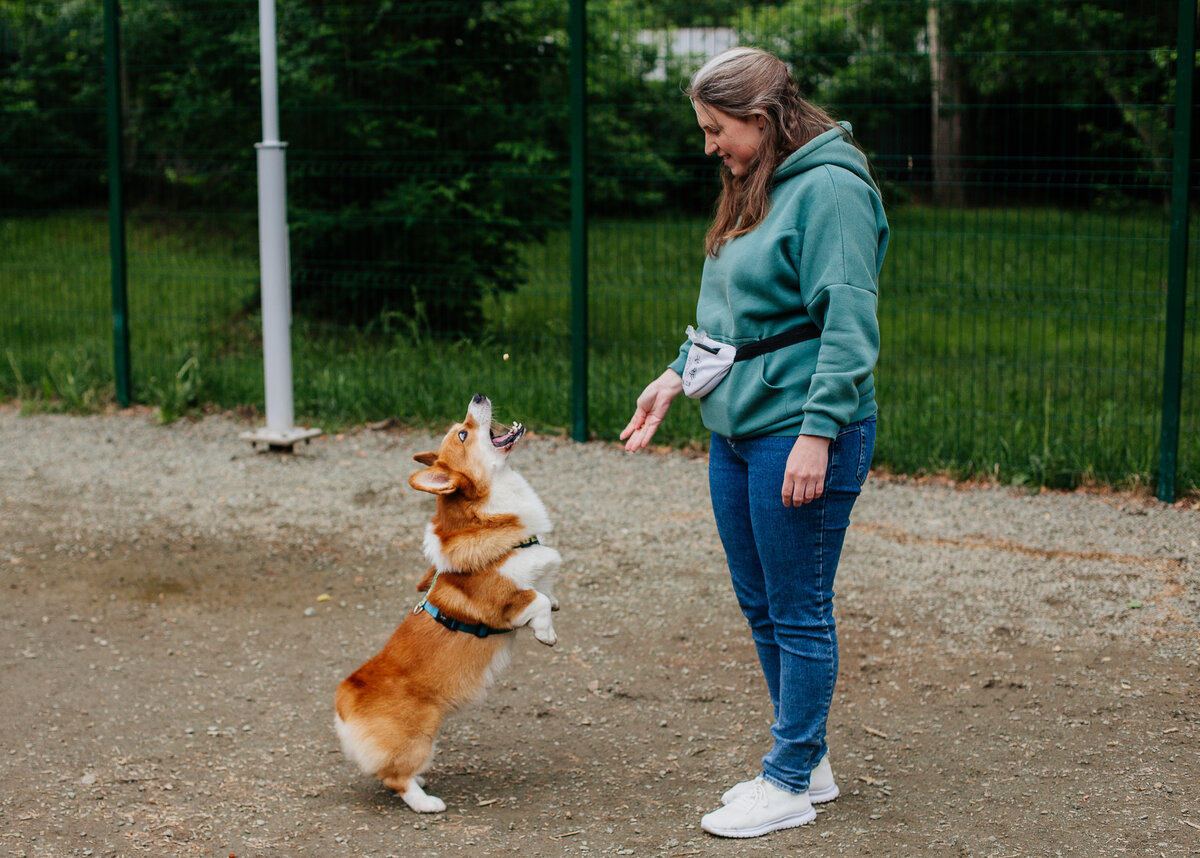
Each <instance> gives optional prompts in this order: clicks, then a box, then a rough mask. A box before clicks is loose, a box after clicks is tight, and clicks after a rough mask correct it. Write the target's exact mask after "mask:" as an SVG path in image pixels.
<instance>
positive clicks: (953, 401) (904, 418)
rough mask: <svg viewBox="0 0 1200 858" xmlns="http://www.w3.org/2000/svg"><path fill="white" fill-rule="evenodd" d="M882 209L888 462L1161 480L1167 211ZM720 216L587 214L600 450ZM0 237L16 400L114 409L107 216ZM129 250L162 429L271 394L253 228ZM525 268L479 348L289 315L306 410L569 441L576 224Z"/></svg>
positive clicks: (329, 416)
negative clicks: (521, 431)
mask: <svg viewBox="0 0 1200 858" xmlns="http://www.w3.org/2000/svg"><path fill="white" fill-rule="evenodd" d="M890 217H891V221H892V228H893V236H892V244H891V247H890V249H889V253H888V258H887V261H886V263H885V267H884V274H883V278H882V283H881V289H880V303H879V315H880V327H881V335H882V350H881V358H880V364H879V368H878V371H877V376H876V378H877V386H878V396H879V401H880V424H879V444H878V452H877V460H878V461H879V462H881V463H882V464H885V465H889V466H891V467H893V468H897V469H902V470H906V471H914V470H939V471H944V470H949V471H952V472H955V473H959V474H965V475H969V474H988V475H996V476H998V477H1000V478H1002V479H1006V480H1011V481H1017V482H1026V483H1029V484H1033V485H1071V484H1075V483H1078V482H1081V481H1087V480H1095V481H1098V482H1107V483H1113V484H1130V483H1138V482H1147V481H1149V480H1150V479H1151V478H1152V476H1153V474H1154V472H1155V470H1156V468H1157V463H1158V444H1159V427H1160V407H1161V398H1162V392H1161V374H1162V370H1161V366H1162V352H1163V344H1162V336H1163V334H1162V331H1163V326H1164V319H1163V314H1164V306H1165V302H1164V293H1163V289H1164V281H1165V276H1166V275H1165V272H1166V252H1167V236H1166V223H1165V219H1164V218H1163V216H1162V214H1161V213H1160V212H1156V211H1145V212H1140V213H1130V212H1119V213H1117V212H1113V213H1105V212H1074V211H1066V210H1059V209H988V210H978V211H972V210H965V211H964V210H953V211H950V210H942V209H924V208H916V207H900V208H897V209H895V210H893V211H892V212H891V213H890ZM704 226H705V225H704V223H703V222H701V221H697V220H690V219H680V220H669V219H664V220H657V221H653V222H628V221H601V222H598V223H594V224H593V229H592V234H591V239H590V247H589V255H590V267H589V280H590V284H589V285H590V302H589V308H588V309H589V334H590V339H591V350H590V369H589V387H590V399H589V412H590V419H589V423H590V426H591V429H592V431H593V433H594V434H595V435H596V436H597V437H601V438H614V437H615V436H616V434H617V432H618V431H619V430H620V429H621V427H622V426H624V424H625V422H626V420H627V419H628V417H629V415H630V413H631V412H632V409H633V403H634V399H635V397H636V396H637V394H638V392H640V390H641V389H642V387H643V386H644V385H645V384H646V383H647V382H648V381H649V380H650V379H651V378H653V377H654V376H656V375H657V374H659V373H660V372H662V370H663V368H664V367H665V366H666V365H667V364H668V363H669V362H670V361H671V360H672V359H673V358H674V356H675V354H676V350H677V348H678V345H679V343H680V342H681V340H682V338H683V328H684V326H685V325H686V324H687V323H688V322H690V321H692V320H693V318H692V317H693V315H694V308H695V299H696V289H697V286H698V284H699V278H700V267H701V263H702V259H701V256H700V250H699V248H700V247H701V246H702V236H703V231H704ZM0 243H2V246H3V247H4V248H5V253H4V255H3V256H2V257H0V393H3V394H5V395H9V396H18V397H20V398H22V399H23V400H24V401H25V402H26V403H27V404H29V405H30V406H31V407H42V408H69V409H72V410H89V409H93V408H96V407H98V406H100V405H102V404H104V403H105V402H107V401H111V399H112V388H113V385H112V343H111V296H110V291H109V281H108V274H109V268H108V265H109V263H108V252H107V227H106V224H105V222H104V220H103V218H102V217H101V216H97V215H94V214H88V213H75V214H67V215H60V216H56V217H52V218H42V219H21V220H8V221H0ZM129 243H130V251H129V260H130V263H129V296H130V325H131V330H132V349H133V371H134V379H133V381H134V389H135V397H136V398H137V399H138V400H139V401H142V402H148V403H152V404H156V405H159V406H160V407H162V409H163V414H164V417H165V418H170V417H172V416H174V415H177V414H179V413H181V412H184V411H186V410H188V409H190V408H195V407H197V406H199V405H201V404H208V403H211V404H215V405H217V406H221V407H235V406H240V405H247V404H251V405H253V404H257V403H261V402H262V399H263V393H262V363H261V333H260V332H261V321H260V319H259V317H258V311H257V301H256V298H257V280H258V271H257V259H256V247H255V244H254V221H253V215H249V216H244V215H237V216H224V217H221V218H216V219H214V218H210V219H206V220H204V221H197V222H194V223H191V224H188V225H185V226H180V225H179V224H178V223H175V224H173V225H172V227H171V228H170V229H166V228H164V227H163V226H161V225H160V224H156V223H153V222H146V221H141V220H134V221H133V223H132V225H131V228H130V239H129ZM1198 256H1200V254H1197V253H1195V252H1193V257H1192V258H1193V259H1196V258H1197V257H1198ZM524 264H525V267H526V271H527V275H528V279H527V282H526V284H525V285H524V286H523V287H522V288H521V289H520V290H518V291H517V292H516V293H503V294H499V295H494V296H490V297H489V298H488V300H487V302H486V306H485V310H486V317H487V320H488V321H487V324H486V326H485V328H484V330H482V331H480V334H479V336H478V337H476V338H472V339H471V340H470V341H459V342H447V341H441V340H439V341H434V340H431V339H430V338H429V336H428V335H427V334H426V332H425V331H423V330H422V329H421V328H420V326H419V325H417V324H415V323H414V321H413V320H412V319H407V318H401V317H388V318H384V319H381V320H379V321H378V322H377V323H376V324H374V325H373V326H372V327H371V328H370V329H369V330H365V331H357V330H351V329H347V328H345V327H339V326H335V325H330V324H325V323H322V322H321V321H320V320H306V319H300V318H297V319H296V320H295V323H294V327H293V362H294V377H295V396H296V410H297V415H298V420H303V421H305V422H311V423H314V424H316V425H321V426H324V427H327V428H332V427H337V426H344V425H349V424H354V423H359V422H363V421H368V420H375V419H380V418H382V417H386V416H394V417H397V418H399V419H400V420H402V421H403V422H405V423H409V424H414V425H424V426H435V427H436V426H441V425H444V424H446V423H448V422H449V421H450V420H452V419H455V418H456V417H457V416H458V415H459V413H460V412H462V410H463V409H464V407H465V403H466V401H467V398H468V397H469V396H470V394H471V393H473V392H475V391H476V390H482V391H485V392H487V393H488V394H489V395H490V396H492V397H493V399H495V400H496V402H497V406H498V410H499V416H500V417H502V418H506V419H520V420H522V421H523V422H525V423H527V424H528V425H530V426H532V427H533V428H534V429H535V430H538V431H543V432H561V431H565V430H566V428H567V424H568V421H569V414H570V413H571V407H570V405H571V403H570V396H571V391H570V378H571V367H570V351H571V349H570V344H571V331H570V326H569V318H570V312H569V311H570V287H569V280H570V277H569V272H570V258H569V251H568V241H567V235H566V233H565V232H557V233H554V234H552V235H551V237H550V239H549V241H548V242H547V243H546V244H545V245H534V246H531V247H529V248H528V249H527V251H526V254H525V259H524ZM1195 291H1196V290H1195V289H1193V290H1192V292H1193V295H1194V294H1195ZM1195 304H1196V301H1195V299H1192V301H1191V305H1190V306H1189V310H1188V318H1189V319H1191V320H1192V321H1193V324H1192V326H1191V328H1190V332H1191V333H1192V334H1193V335H1192V336H1190V337H1189V339H1188V354H1187V363H1186V368H1187V371H1186V375H1185V377H1186V383H1187V389H1186V391H1185V399H1184V408H1185V411H1184V414H1185V427H1184V428H1185V431H1184V433H1183V447H1182V449H1181V451H1180V477H1181V488H1193V487H1194V486H1195V485H1196V482H1197V478H1198V477H1200V474H1198V473H1197V471H1198V469H1197V462H1200V458H1198V455H1197V454H1198V453H1200V450H1198V449H1197V446H1198V443H1200V442H1197V441H1196V440H1195V439H1196V432H1195V431H1194V429H1195V423H1196V421H1195V420H1194V419H1189V414H1190V413H1194V408H1195V403H1196V402H1197V399H1196V394H1197V392H1200V391H1197V381H1196V379H1197V374H1196V372H1195V371H1194V367H1195V366H1196V361H1195V356H1196V346H1195V336H1194V333H1195V330H1196V325H1195V323H1194V320H1195V319H1196V313H1195ZM1189 409H1193V411H1191V412H1190V411H1189ZM659 437H660V439H661V440H663V441H665V442H672V443H685V442H687V441H690V440H694V439H698V440H702V441H703V440H705V439H706V437H707V433H706V431H705V430H704V428H703V427H702V426H701V424H700V420H699V409H698V408H697V407H696V405H695V403H693V402H691V401H687V400H681V401H680V402H679V403H677V405H676V407H675V408H674V409H673V410H672V414H671V415H670V417H669V418H668V421H667V423H666V424H665V425H664V427H663V429H662V430H661V432H660V436H659Z"/></svg>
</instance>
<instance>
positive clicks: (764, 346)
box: [733, 322, 821, 363]
mask: <svg viewBox="0 0 1200 858" xmlns="http://www.w3.org/2000/svg"><path fill="white" fill-rule="evenodd" d="M820 336H821V329H820V328H818V327H817V326H816V325H815V324H813V323H812V322H805V323H804V324H803V325H801V326H800V327H798V328H792V329H791V330H790V331H784V332H783V333H782V334H775V335H774V336H771V337H767V338H765V339H761V340H755V341H754V342H752V343H747V344H746V345H744V346H738V347H737V354H736V355H734V358H733V360H734V362H735V363H736V362H737V361H740V360H750V358H756V357H758V356H759V355H765V354H767V353H768V352H773V351H776V350H777V349H781V348H783V347H784V346H791V345H795V344H796V343H802V342H804V341H805V340H815V339H818V338H819V337H820Z"/></svg>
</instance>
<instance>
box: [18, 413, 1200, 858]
mask: <svg viewBox="0 0 1200 858" xmlns="http://www.w3.org/2000/svg"><path fill="white" fill-rule="evenodd" d="M497 406H498V416H499V417H501V418H503V419H514V418H515V419H520V416H521V415H518V414H508V413H507V412H506V411H505V410H504V404H503V403H497ZM458 416H459V415H448V416H447V423H449V422H450V421H451V420H453V419H457V418H458ZM246 428H248V427H247V426H245V425H243V424H241V423H239V422H238V421H237V420H235V419H233V418H230V417H225V416H213V417H207V418H205V419H203V420H199V421H193V422H189V421H183V422H179V423H176V424H174V425H171V426H167V427H161V426H157V425H155V423H154V421H153V419H152V415H151V414H149V413H148V412H145V411H133V412H128V413H123V414H119V415H102V416H94V417H64V416H32V417H23V416H20V415H19V414H18V411H17V409H16V408H15V407H12V406H0V570H3V584H4V591H5V593H6V594H7V597H8V598H6V599H5V600H4V601H3V604H2V605H0V675H2V676H3V688H4V690H5V693H4V694H3V695H0V737H2V738H3V749H4V750H3V752H2V753H3V760H4V766H3V778H2V780H0V818H2V819H3V820H4V825H3V826H2V827H0V855H14V856H26V855H29V856H33V855H37V856H42V855H47V856H76V855H79V856H91V855H94V856H117V855H121V856H124V855H154V856H163V855H205V856H222V858H223V856H341V855H345V856H379V858H382V856H389V855H393V856H414V855H422V856H459V855H462V856H467V855H469V856H490V855H508V854H516V853H520V854H523V855H526V856H543V855H544V856H561V855H638V856H642V855H645V856H689V855H705V856H707V855H713V856H724V855H749V854H760V853H761V854H764V855H776V854H780V853H786V854H811V855H817V856H820V855H853V856H858V855H897V856H900V855H903V856H911V855H930V856H943V855H944V856H994V858H1002V856H1003V858H1010V856H1025V855H1030V856H1033V855H1038V856H1042V855H1045V856H1059V855H1078V856H1103V855H1114V856H1115V855H1151V856H1181V855H1200V798H1198V796H1197V788H1198V787H1197V785H1198V784H1200V741H1198V740H1200V689H1198V687H1197V684H1196V680H1197V674H1198V668H1200V572H1198V561H1200V512H1197V510H1196V508H1195V506H1194V505H1192V504H1179V505H1176V506H1168V505H1164V504H1160V503H1157V502H1155V501H1152V500H1149V499H1146V498H1137V497H1132V496H1128V495H1103V494H1094V493H1093V494H1083V493H1075V494H1057V493H1041V494H1036V495H1031V494H1029V493H1025V492H1018V491H1013V490H1011V489H1007V488H998V487H970V488H967V487H960V486H954V485H949V484H945V483H940V482H937V481H926V482H922V481H916V480H906V479H899V478H881V477H873V478H872V480H871V481H870V482H869V483H868V486H867V490H866V492H865V494H864V496H863V498H862V500H861V502H860V503H859V506H858V508H857V509H856V511H855V517H854V523H853V524H852V527H851V531H850V535H849V537H848V541H847V547H846V551H845V554H844V558H843V563H842V569H841V572H840V574H839V587H838V622H839V633H840V639H841V647H842V659H841V673H840V677H839V686H838V694H837V697H836V699H835V704H834V710H833V713H832V719H831V725H830V746H831V749H832V751H831V759H832V760H833V764H834V771H835V773H836V775H837V778H838V780H839V782H840V784H841V787H842V796H841V798H839V799H838V800H837V801H836V802H834V803H832V804H829V805H824V806H822V808H821V811H820V814H819V816H818V818H817V820H816V822H815V823H813V824H811V825H808V826H805V827H803V828H800V829H794V830H791V831H787V832H779V833H777V834H774V835H771V836H769V837H766V838H760V839H757V840H751V841H723V840H718V839H715V838H711V837H709V836H707V835H705V834H704V833H703V832H702V831H701V830H700V828H699V825H698V822H699V817H700V816H701V815H702V814H703V813H705V812H707V811H708V810H711V809H713V808H715V807H716V801H717V798H718V796H719V795H720V793H721V791H722V790H723V789H724V788H726V787H727V786H729V785H730V784H732V783H734V782H736V781H738V780H742V779H744V778H747V777H750V776H752V774H753V773H754V772H755V767H756V763H757V760H758V759H759V758H760V757H761V755H762V753H764V752H765V750H766V749H767V747H768V742H769V735H768V730H769V727H770V717H769V714H768V710H769V704H768V703H767V700H766V693H765V689H764V687H763V685H762V680H761V678H760V676H759V674H758V669H757V666H756V664H755V660H754V653H753V647H752V645H751V643H750V640H749V635H748V633H747V631H746V629H745V625H744V622H743V620H742V619H741V616H740V614H739V613H738V611H737V608H736V605H735V603H734V600H733V596H732V592H731V590H730V587H729V583H728V579H727V574H726V571H725V567H724V563H723V559H722V553H721V550H720V546H719V543H718V541H717V537H716V532H715V528H714V526H713V522H712V515H711V511H710V510H709V508H708V500H707V488H706V479H705V468H706V464H705V460H704V458H703V457H702V456H697V455H688V454H685V453H677V452H673V453H663V452H657V453H650V454H638V455H627V454H625V453H624V452H623V451H622V450H620V449H619V448H617V447H615V446H613V445H610V444H603V443H593V444H576V443H572V442H570V441H566V440H563V439H558V438H549V437H532V438H528V439H527V440H526V441H525V442H523V444H522V449H518V450H517V451H516V452H515V453H514V454H513V456H514V458H513V460H512V461H513V463H514V465H515V467H517V468H518V469H519V470H520V471H521V472H522V473H523V474H524V475H525V476H526V477H527V478H528V480H529V481H530V483H531V484H532V485H533V486H534V487H535V488H536V489H537V490H538V492H539V493H540V495H541V496H542V499H543V500H544V501H545V502H546V505H547V508H548V509H549V510H550V513H551V516H552V517H553V519H554V520H555V524H556V529H555V532H554V534H553V536H552V537H551V538H549V539H548V540H547V541H548V542H550V543H551V544H553V545H555V547H557V548H558V549H559V551H560V552H561V553H562V555H563V558H564V567H563V572H562V576H561V579H560V584H559V586H558V588H557V595H558V596H559V598H560V599H561V601H562V604H563V609H562V611H561V612H560V613H559V614H557V615H556V617H555V627H556V629H557V631H558V634H559V643H558V645H557V646H556V647H555V648H553V649H548V648H546V647H543V646H541V645H540V644H537V643H536V642H535V641H533V639H532V637H531V636H528V635H522V636H521V637H520V639H519V640H518V641H517V643H516V652H515V655H514V659H513V664H512V666H511V667H510V668H509V669H508V671H507V672H506V673H504V674H503V675H502V676H501V678H500V680H499V682H498V683H497V684H496V685H495V686H494V687H493V688H492V690H491V692H490V693H489V695H488V696H487V698H486V700H485V701H484V702H483V703H481V704H479V705H477V706H475V707H474V708H472V709H470V710H468V711H466V712H464V713H461V714H460V715H458V716H456V717H455V718H454V719H453V720H452V721H451V722H449V723H448V724H447V726H446V728H445V729H444V731H443V733H442V736H441V741H440V749H439V752H438V756H437V757H436V759H435V761H434V767H433V769H432V770H431V771H430V773H429V776H428V778H429V786H428V789H429V790H430V792H431V793H432V794H436V795H439V796H441V797H442V798H443V799H444V800H446V802H447V804H448V805H449V809H448V811H447V812H446V813H444V814H440V815H435V816H420V815H417V814H415V813H413V812H411V811H410V810H408V809H407V807H405V805H404V804H403V802H401V801H400V800H399V799H398V798H397V797H395V796H393V795H392V794H391V793H389V792H388V791H387V790H385V789H383V788H382V787H380V786H379V785H378V784H377V783H375V782H374V781H373V780H371V779H369V778H366V777H365V776H362V775H360V774H359V773H358V772H357V771H356V770H355V769H354V768H353V767H352V766H351V765H350V764H349V763H347V762H346V761H345V760H344V759H343V758H342V756H341V754H340V751H339V750H338V748H337V742H336V738H335V736H334V734H333V729H332V719H333V708H332V702H333V691H334V688H335V687H336V685H337V683H338V682H339V681H340V679H341V678H342V677H343V676H345V675H346V674H347V673H349V672H350V671H351V670H352V669H353V668H355V667H356V666H357V665H358V664H360V663H361V662H362V661H363V660H364V659H365V658H366V657H367V656H369V655H370V654H371V653H373V652H374V651H375V650H376V649H377V648H378V646H379V645H380V644H381V643H382V641H383V640H384V639H385V638H386V636H387V635H388V634H389V633H390V631H391V629H392V627H393V626H394V625H395V624H396V623H397V622H398V621H399V619H400V618H401V617H402V616H403V614H404V613H405V612H406V611H408V610H409V609H410V608H411V606H412V605H413V604H414V603H415V600H416V595H415V591H414V589H413V585H414V584H415V582H416V580H417V579H418V578H419V576H420V575H421V573H422V572H423V571H424V561H423V559H422V557H421V554H420V539H421V535H422V531H423V528H424V524H425V522H426V520H427V519H428V517H429V515H430V514H431V512H432V501H431V499H430V498H429V497H428V496H426V495H424V494H421V493H418V492H415V491H413V490H411V489H410V488H409V487H408V485H407V482H406V480H407V477H408V475H409V473H411V472H412V471H414V470H416V469H417V467H418V466H417V465H416V464H415V463H413V462H412V460H411V457H412V455H413V454H414V453H417V452H421V451H422V450H426V449H431V448H432V447H433V445H434V444H435V439H434V438H433V437H432V436H429V435H426V434H422V433H412V432H398V431H392V430H381V431H371V430H368V429H363V430H360V431H355V432H348V433H345V434H342V435H337V436H334V437H323V438H320V439H317V440H315V441H314V442H313V443H312V444H311V445H308V446H304V447H300V448H298V449H297V452H296V453H295V454H293V455H290V456H287V455H279V454H271V453H265V452H259V451H254V450H252V449H251V448H250V447H249V446H248V445H247V444H246V443H245V442H242V441H240V440H239V439H238V433H239V432H240V431H243V430H244V429H246Z"/></svg>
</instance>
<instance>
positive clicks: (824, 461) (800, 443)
mask: <svg viewBox="0 0 1200 858" xmlns="http://www.w3.org/2000/svg"><path fill="white" fill-rule="evenodd" d="M829 441H830V439H829V438H823V437H820V436H818V435H801V436H800V437H798V438H797V439H796V443H795V444H793V445H792V452H791V453H789V454H788V460H787V466H786V467H785V468H784V471H783V505H784V506H800V505H801V504H806V503H808V502H809V501H814V500H816V499H817V498H819V497H820V496H821V493H822V492H824V491H825V469H826V468H827V467H828V465H829Z"/></svg>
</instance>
